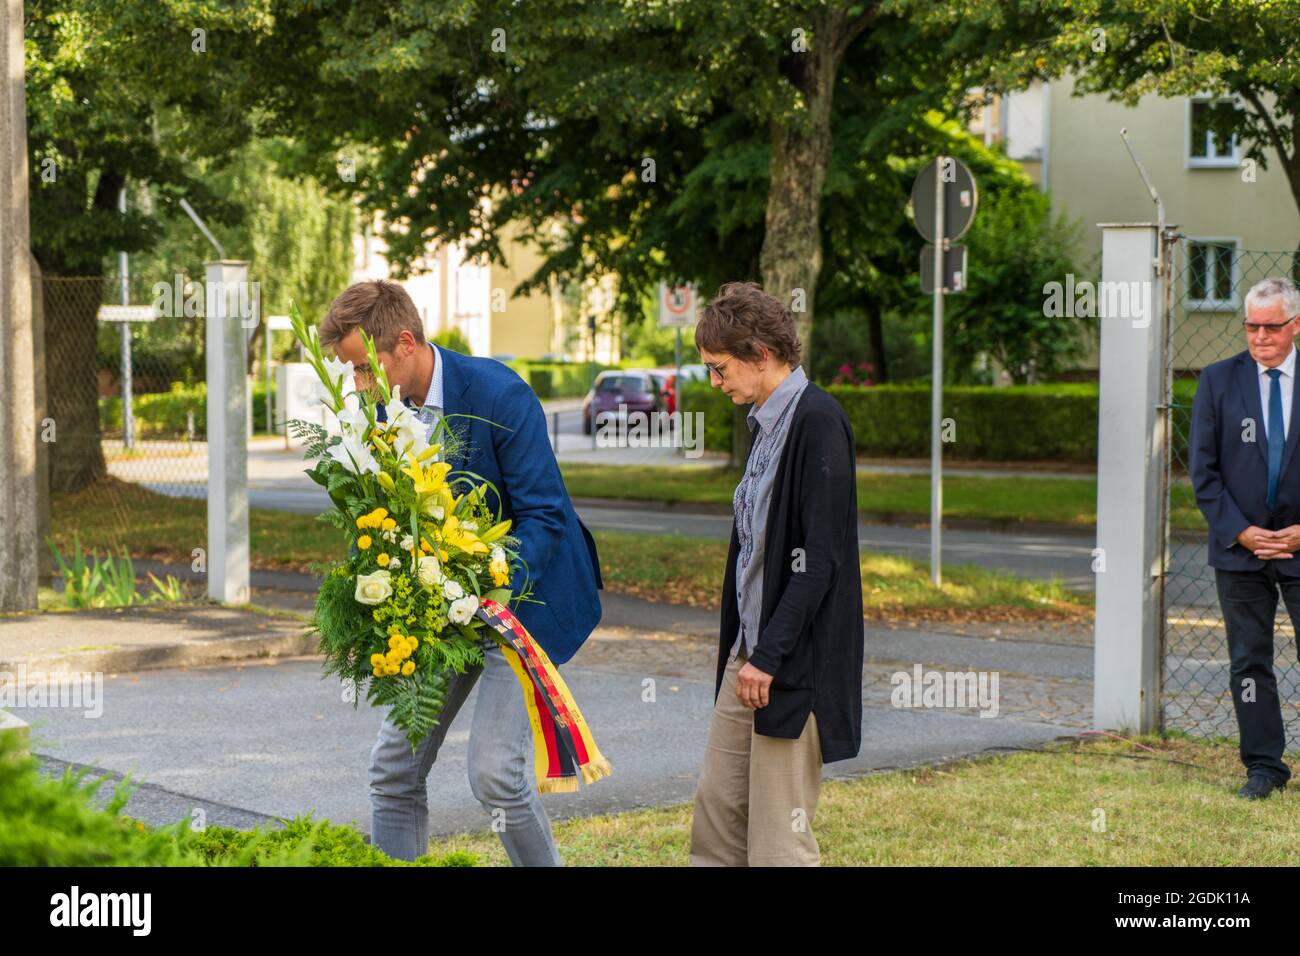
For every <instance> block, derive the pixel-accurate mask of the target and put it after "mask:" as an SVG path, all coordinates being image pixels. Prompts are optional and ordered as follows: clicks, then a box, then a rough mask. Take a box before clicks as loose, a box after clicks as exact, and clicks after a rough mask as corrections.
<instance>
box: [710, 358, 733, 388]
mask: <svg viewBox="0 0 1300 956" xmlns="http://www.w3.org/2000/svg"><path fill="white" fill-rule="evenodd" d="M735 357H736V356H734V355H733V356H731V357H730V358H728V359H727V362H730V361H731V359H734V358H735ZM727 362H719V363H718V364H717V365H714V364H713V363H712V362H705V363H704V367H705V368H706V369H708V372H709V374H710V375H716V376H718V381H719V382H725V381H726V380H727V376H725V375H724V374H722V366H724V365H726V364H727Z"/></svg>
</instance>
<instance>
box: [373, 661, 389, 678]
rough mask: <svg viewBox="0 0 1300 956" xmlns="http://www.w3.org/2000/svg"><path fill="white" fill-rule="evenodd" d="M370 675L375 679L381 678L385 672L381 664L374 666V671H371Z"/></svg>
mask: <svg viewBox="0 0 1300 956" xmlns="http://www.w3.org/2000/svg"><path fill="white" fill-rule="evenodd" d="M371 673H372V674H374V675H375V676H376V677H383V676H384V674H385V673H386V672H385V670H384V666H383V665H382V664H376V665H375V669H374V670H373V671H371Z"/></svg>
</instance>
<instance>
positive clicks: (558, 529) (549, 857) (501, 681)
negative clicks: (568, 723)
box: [320, 279, 603, 866]
mask: <svg viewBox="0 0 1300 956" xmlns="http://www.w3.org/2000/svg"><path fill="white" fill-rule="evenodd" d="M363 330H364V331H365V332H366V333H367V334H368V335H369V336H371V338H373V339H374V340H375V352H376V354H377V356H378V358H379V361H380V363H381V364H382V365H383V367H384V372H385V374H386V375H387V377H388V382H389V385H390V386H399V385H400V386H401V394H402V396H403V400H404V401H405V400H409V402H410V404H411V406H412V407H413V408H416V409H419V411H418V412H417V417H418V418H420V420H421V421H424V422H426V424H428V425H429V427H430V429H431V430H432V428H433V427H434V426H435V425H436V424H437V421H438V419H439V418H440V417H443V416H445V417H446V418H447V419H448V422H447V424H448V426H449V427H450V428H451V429H452V430H453V431H454V432H456V433H457V434H459V435H460V436H461V438H462V441H460V442H459V443H457V448H458V449H459V451H458V453H457V454H456V455H455V456H453V457H452V458H451V459H450V462H451V465H452V472H451V476H452V478H455V477H456V475H457V473H458V472H462V471H463V472H466V473H472V475H473V477H474V480H475V482H478V483H481V482H484V481H486V482H490V483H491V489H490V490H489V492H488V495H487V499H486V500H487V503H488V505H489V506H490V507H491V508H493V509H494V510H496V509H497V507H498V505H499V507H500V511H501V515H502V517H503V518H509V519H510V520H511V521H512V522H513V524H512V525H511V528H510V533H511V534H512V535H513V536H515V537H517V538H518V539H519V555H520V558H521V559H522V560H523V562H524V567H521V568H520V569H518V570H517V571H516V572H515V575H514V577H513V579H512V580H511V581H510V584H509V587H510V590H511V591H512V592H513V593H514V594H520V593H522V592H523V591H524V583H525V578H527V581H528V583H529V584H530V585H531V587H532V596H533V598H534V599H535V600H537V601H541V602H542V603H540V604H534V603H522V604H520V605H519V606H518V607H517V608H515V609H514V612H515V614H516V616H517V617H518V618H519V620H520V622H521V623H523V625H524V626H525V627H526V628H528V631H529V633H530V634H532V636H533V637H534V638H536V640H537V643H538V644H540V645H541V647H542V649H543V650H545V651H546V654H547V656H548V657H550V659H551V661H552V662H553V663H554V664H555V665H556V666H559V665H560V664H563V663H564V662H566V661H568V660H569V659H570V658H571V657H573V655H574V654H576V653H577V651H578V648H580V647H581V646H582V644H583V642H584V641H586V639H587V637H588V635H590V634H591V632H592V630H593V629H594V628H595V627H596V625H597V624H598V623H599V622H600V614H601V608H600V596H599V595H598V594H597V593H596V592H597V590H598V589H599V588H601V587H602V586H603V582H602V580H601V576H600V560H599V557H598V556H597V554H596V545H595V542H594V541H593V540H592V537H591V533H590V532H589V531H588V530H587V528H586V526H585V525H584V524H583V523H582V521H581V520H580V519H579V518H578V515H577V513H576V512H575V511H574V509H573V503H572V502H571V501H570V500H569V494H568V491H567V490H566V489H565V487H564V480H563V479H562V478H561V476H560V469H559V466H558V465H557V464H556V461H555V455H554V454H553V453H552V451H551V444H550V439H549V438H548V436H547V431H546V416H545V415H544V414H543V412H542V406H541V403H540V402H539V401H538V400H537V395H536V394H535V393H534V392H533V390H532V389H531V388H530V387H529V386H528V384H527V383H526V382H524V380H523V379H522V378H520V377H519V375H518V374H517V373H516V372H515V371H514V370H513V369H511V368H510V367H509V366H506V365H503V364H502V363H500V362H497V361H494V360H493V359H487V358H475V357H474V356H469V355H461V354H459V353H457V352H453V351H450V350H449V349H440V348H438V347H437V346H435V345H434V344H433V343H432V342H429V341H427V340H426V339H425V337H424V324H423V322H422V320H421V319H420V315H419V312H417V311H416V308H415V304H414V303H413V302H412V301H411V298H410V296H409V295H407V293H406V290H405V289H403V288H402V287H401V286H400V285H398V284H397V283H395V282H388V281H386V280H382V279H380V280H374V281H370V282H359V283H357V284H356V285H353V286H350V287H348V288H347V289H346V290H344V291H343V292H342V293H341V294H340V295H339V297H338V298H337V299H335V300H334V302H333V304H332V305H331V306H330V309H329V312H328V314H327V315H326V316H325V319H324V321H323V322H322V323H321V329H320V341H321V344H322V345H323V346H328V347H333V349H334V352H335V354H336V355H337V356H338V357H339V358H340V359H342V360H343V361H346V362H352V363H353V367H354V370H355V373H356V375H357V383H358V386H364V385H366V384H367V383H368V382H369V379H370V376H371V372H370V369H369V366H368V364H367V362H368V358H367V354H366V348H365V344H364V343H363V341H362V339H361V332H362V331H363ZM468 416H474V417H468ZM484 657H485V659H486V660H485V663H484V664H483V665H480V666H477V667H471V668H469V669H467V670H466V671H465V673H464V674H458V675H456V676H455V677H453V678H452V680H451V683H450V685H449V687H448V690H447V702H446V704H445V705H444V708H443V714H442V717H441V718H440V720H439V722H438V724H437V726H435V727H434V728H433V730H432V731H431V732H430V733H429V735H428V736H427V737H425V739H424V740H422V741H421V742H420V745H419V747H418V748H417V751H416V753H414V754H412V752H411V745H410V744H409V743H408V742H407V741H406V737H405V735H404V734H403V733H402V731H401V730H400V729H399V728H398V727H397V726H396V725H395V724H393V723H392V721H390V720H388V719H387V718H385V720H384V723H383V726H382V727H381V728H380V732H379V739H378V740H377V741H376V743H375V746H374V749H373V750H372V751H371V766H370V796H371V805H372V831H371V837H372V841H373V843H374V845H375V846H377V847H379V848H380V849H381V850H383V851H384V852H385V853H387V854H388V855H389V856H392V857H395V858H399V859H405V860H413V859H415V857H416V856H419V855H422V854H424V853H426V852H427V851H428V842H429V840H428V832H429V826H428V791H427V788H426V784H425V781H426V778H427V777H428V774H429V770H430V769H431V768H432V766H433V762H434V760H435V759H436V758H437V755H438V750H439V747H440V746H441V744H442V741H443V738H444V737H445V736H446V734H447V729H448V727H449V726H450V725H451V722H452V721H453V720H454V719H455V717H456V713H457V712H458V711H459V710H460V707H461V705H462V704H464V703H465V699H466V698H467V697H468V696H469V692H470V689H471V688H473V687H474V685H475V683H476V682H477V683H478V684H479V695H478V701H477V703H476V704H475V708H474V718H473V723H472V725H471V727H470V735H469V780H470V789H471V790H472V791H473V793H474V796H475V798H476V799H478V801H479V802H480V803H481V804H482V805H483V807H484V809H486V810H488V812H489V813H492V814H493V816H494V827H493V828H494V829H497V830H498V833H499V834H500V836H501V842H502V843H503V844H504V845H505V849H506V853H507V855H508V856H509V857H510V861H511V863H513V864H515V865H527V866H547V865H556V866H558V865H560V863H561V860H560V856H559V853H558V851H557V850H556V846H555V841H554V839H553V838H552V836H551V827H550V823H549V821H548V820H547V816H546V811H545V809H544V808H543V807H542V802H541V800H540V798H539V797H538V794H537V787H536V784H535V783H534V777H533V775H532V774H531V773H528V772H527V767H528V756H529V754H530V753H531V752H532V749H533V735H532V730H531V728H530V726H529V723H528V714H527V711H526V710H525V707H524V701H523V695H522V693H521V692H520V689H519V683H518V680H517V679H516V678H515V676H514V673H513V672H512V671H511V669H510V664H509V663H508V662H507V661H506V659H505V657H504V655H503V654H502V651H501V649H500V648H497V647H494V648H492V649H490V650H488V651H485V652H484ZM480 676H481V680H480ZM497 818H500V822H501V826H500V828H497V827H496V826H495V823H496V819H497Z"/></svg>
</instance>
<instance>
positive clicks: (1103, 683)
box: [1093, 223, 1165, 733]
mask: <svg viewBox="0 0 1300 956" xmlns="http://www.w3.org/2000/svg"><path fill="white" fill-rule="evenodd" d="M1101 228H1102V243H1101V274H1102V284H1101V287H1100V288H1099V289H1098V290H1097V304H1098V312H1099V315H1100V323H1101V352H1100V356H1101V370H1100V371H1101V394H1100V401H1099V408H1098V422H1097V436H1098V442H1097V548H1098V550H1097V551H1096V552H1094V557H1093V568H1094V570H1095V572H1096V577H1097V616H1096V625H1095V627H1096V632H1095V646H1094V652H1093V653H1094V687H1093V727H1094V728H1096V729H1098V730H1105V729H1109V730H1114V729H1119V728H1123V729H1127V730H1131V731H1135V732H1139V733H1146V732H1150V731H1154V730H1156V729H1157V728H1158V727H1159V723H1160V700H1159V691H1160V670H1159V669H1160V666H1161V661H1160V656H1159V652H1158V650H1159V645H1160V589H1159V575H1160V566H1159V562H1160V555H1161V553H1162V550H1161V547H1160V543H1161V542H1160V539H1161V535H1162V534H1163V527H1162V524H1163V522H1162V520H1161V514H1162V511H1161V501H1160V494H1161V491H1162V475H1163V471H1164V440H1165V436H1164V428H1165V419H1164V416H1163V415H1162V414H1161V411H1160V408H1159V406H1160V405H1161V404H1162V403H1163V401H1164V390H1163V387H1162V382H1163V379H1164V356H1163V347H1162V346H1163V335H1164V320H1165V317H1164V311H1163V308H1162V303H1163V295H1162V294H1161V292H1160V285H1159V277H1158V276H1157V275H1156V270H1155V259H1156V253H1157V228H1156V226H1155V225H1154V224H1151V223H1122V224H1105V223H1104V224H1102V227H1101ZM1121 283H1122V285H1120V284H1121ZM1126 303H1127V304H1126Z"/></svg>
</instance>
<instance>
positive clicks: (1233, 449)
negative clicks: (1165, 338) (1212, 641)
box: [1191, 278, 1300, 799]
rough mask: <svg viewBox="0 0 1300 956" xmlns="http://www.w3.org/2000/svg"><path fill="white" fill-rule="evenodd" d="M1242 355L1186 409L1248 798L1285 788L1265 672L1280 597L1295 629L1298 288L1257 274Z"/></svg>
mask: <svg viewBox="0 0 1300 956" xmlns="http://www.w3.org/2000/svg"><path fill="white" fill-rule="evenodd" d="M1245 311H1246V318H1245V323H1244V326H1245V332H1246V351H1244V352H1241V353H1239V354H1237V355H1234V356H1233V357H1232V358H1229V359H1224V360H1223V361H1221V362H1215V363H1214V364H1213V365H1210V366H1207V367H1206V368H1205V370H1204V371H1202V372H1201V378H1200V382H1199V384H1198V386H1197V389H1196V401H1195V402H1194V404H1193V406H1192V438H1191V472H1192V484H1193V486H1194V487H1195V490H1196V503H1197V505H1199V506H1200V509H1201V513H1202V514H1203V515H1205V521H1206V523H1207V524H1208V525H1209V564H1210V566H1211V567H1213V568H1214V581H1215V586H1216V588H1217V590H1218V594H1219V606H1220V607H1221V608H1222V609H1223V622H1224V626H1225V627H1226V629H1227V633H1228V655H1229V658H1230V659H1231V679H1230V683H1231V687H1232V704H1233V708H1234V709H1235V711H1236V714H1237V729H1238V731H1239V734H1240V737H1241V761H1242V763H1244V764H1245V765H1246V774H1247V776H1246V784H1245V786H1243V787H1242V788H1241V790H1240V791H1238V794H1239V796H1242V797H1246V798H1248V799H1261V798H1264V797H1267V796H1268V795H1269V794H1270V793H1272V792H1273V791H1274V790H1279V789H1282V788H1284V787H1285V786H1286V784H1287V781H1288V780H1289V779H1290V777H1291V769H1290V767H1288V766H1287V765H1286V764H1285V763H1283V762H1282V753H1283V751H1284V750H1285V746H1286V733H1285V728H1284V726H1283V723H1282V709H1281V704H1280V702H1279V700H1278V693H1277V678H1276V676H1275V674H1274V672H1273V622H1274V619H1275V615H1276V612H1277V600H1278V594H1279V592H1280V593H1281V595H1282V600H1283V601H1284V602H1285V603H1286V607H1287V611H1288V612H1289V613H1290V615H1291V621H1292V623H1293V624H1295V625H1296V630H1297V633H1300V558H1297V557H1296V555H1297V554H1300V523H1298V522H1300V463H1297V462H1295V461H1294V458H1295V450H1296V444H1297V442H1298V440H1300V428H1298V427H1297V424H1296V415H1295V409H1296V405H1295V403H1296V401H1297V398H1300V390H1297V389H1296V387H1295V377H1296V348H1295V337H1296V332H1297V327H1298V326H1300V322H1297V321H1296V320H1297V319H1300V292H1297V290H1296V287H1295V285H1294V284H1293V283H1292V282H1291V281H1290V280H1289V279H1284V278H1271V279H1265V280H1263V281H1262V282H1259V283H1257V284H1256V285H1255V286H1254V287H1253V288H1251V290H1250V292H1249V293H1247V295H1246V302H1245Z"/></svg>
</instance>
